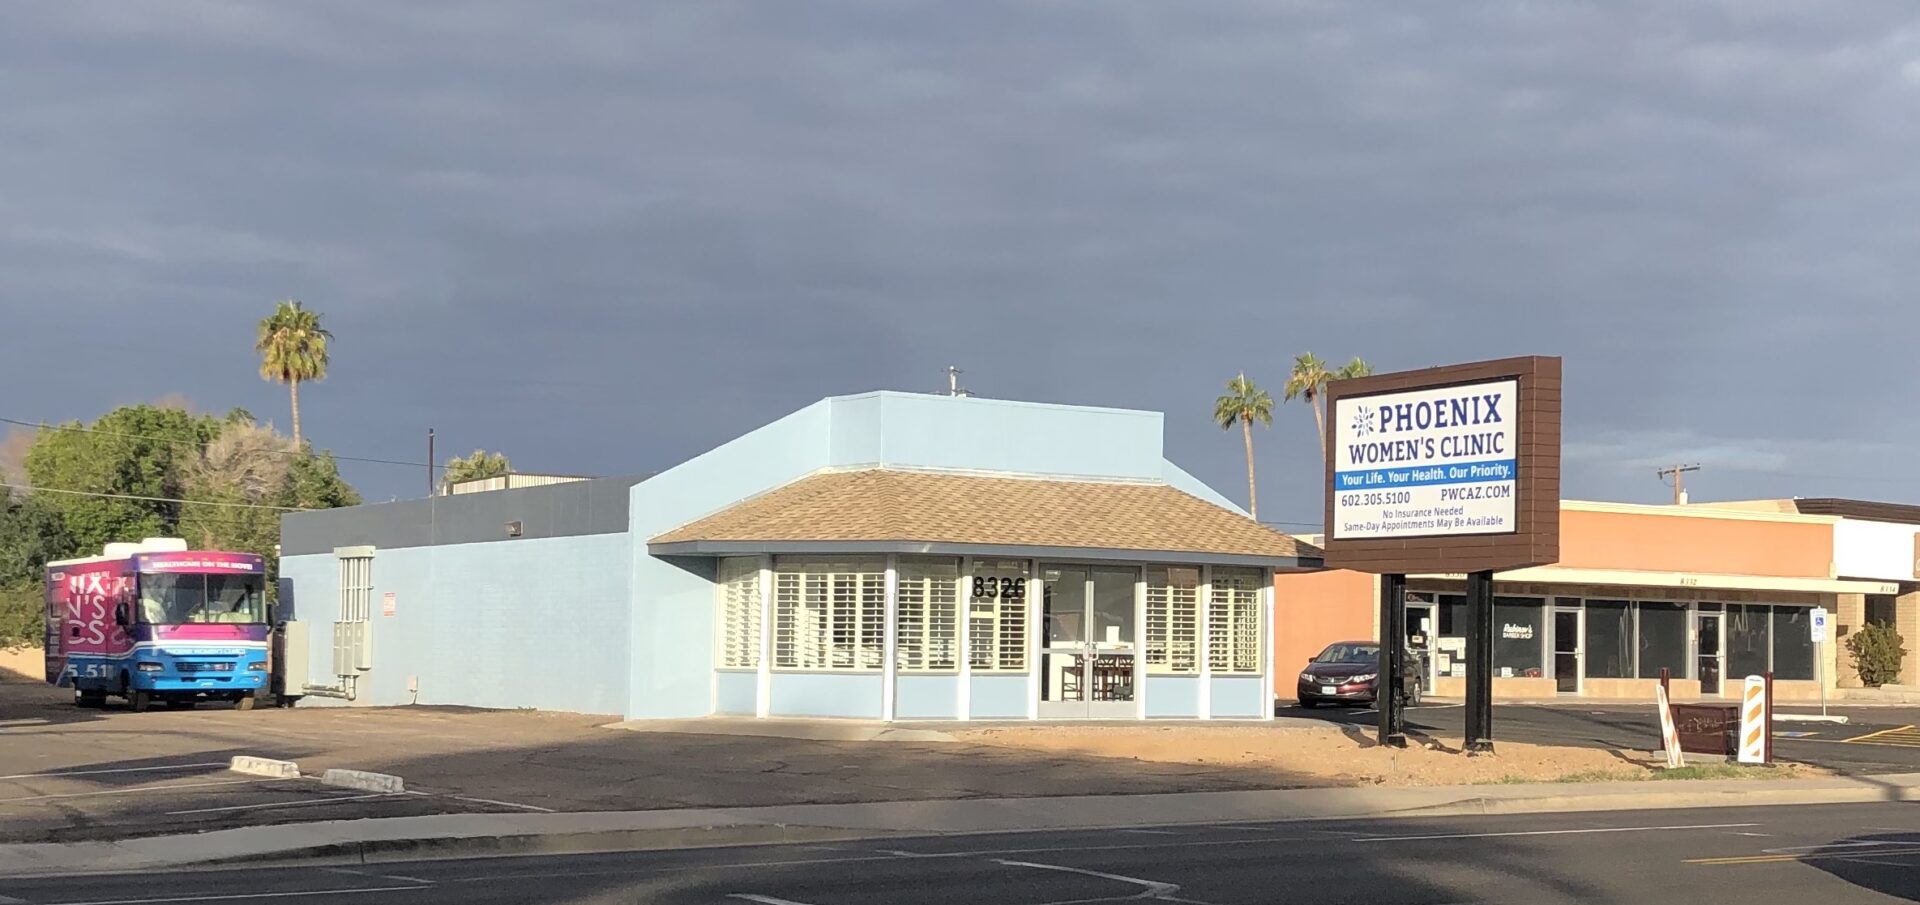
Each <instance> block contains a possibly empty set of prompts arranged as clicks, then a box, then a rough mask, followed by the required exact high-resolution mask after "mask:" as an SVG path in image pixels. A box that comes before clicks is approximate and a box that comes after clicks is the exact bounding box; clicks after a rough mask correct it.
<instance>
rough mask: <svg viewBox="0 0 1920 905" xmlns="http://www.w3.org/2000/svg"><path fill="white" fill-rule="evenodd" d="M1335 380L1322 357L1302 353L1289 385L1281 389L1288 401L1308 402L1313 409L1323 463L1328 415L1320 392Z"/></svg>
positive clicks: (1290, 375)
mask: <svg viewBox="0 0 1920 905" xmlns="http://www.w3.org/2000/svg"><path fill="white" fill-rule="evenodd" d="M1333 379H1334V375H1333V372H1332V371H1329V370H1327V363H1326V362H1324V361H1321V360H1320V356H1318V355H1315V354H1313V353H1312V352H1302V353H1300V354H1299V355H1295V356H1294V357H1293V373H1291V374H1288V375H1287V384H1286V386H1285V387H1283V388H1282V389H1281V394H1282V395H1283V396H1284V397H1285V398H1286V401H1288V402H1292V401H1293V400H1295V399H1299V400H1302V401H1304V402H1306V404H1307V408H1310V409H1313V424H1314V426H1315V427H1316V428H1318V429H1319V434H1320V460H1321V461H1322V462H1324V461H1326V458H1327V415H1326V413H1325V412H1323V411H1321V409H1320V390H1321V388H1323V387H1325V386H1326V385H1327V381H1329V380H1333Z"/></svg>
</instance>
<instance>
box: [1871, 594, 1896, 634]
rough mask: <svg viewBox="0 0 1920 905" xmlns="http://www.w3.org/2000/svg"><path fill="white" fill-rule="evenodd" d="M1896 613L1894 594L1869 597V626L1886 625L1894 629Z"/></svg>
mask: <svg viewBox="0 0 1920 905" xmlns="http://www.w3.org/2000/svg"><path fill="white" fill-rule="evenodd" d="M1894 612H1895V606H1894V596H1893V595H1892V594H1868V595H1867V612H1866V616H1867V624H1868V625H1884V626H1887V627H1888V628H1892V627H1893V614H1894Z"/></svg>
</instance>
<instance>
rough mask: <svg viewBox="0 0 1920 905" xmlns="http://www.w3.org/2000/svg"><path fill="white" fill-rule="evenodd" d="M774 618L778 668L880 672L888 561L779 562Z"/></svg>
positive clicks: (774, 648)
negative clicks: (886, 562)
mask: <svg viewBox="0 0 1920 905" xmlns="http://www.w3.org/2000/svg"><path fill="white" fill-rule="evenodd" d="M773 620H774V632H773V665H774V666H776V667H779V668H781V669H833V670H856V671H867V670H878V669H879V668H880V666H881V663H882V662H883V661H884V659H885V656H886V641H887V639H886V628H887V624H886V621H887V571H886V564H885V563H884V562H881V561H878V560H835V561H828V560H795V559H780V560H776V561H775V562H774V575H773Z"/></svg>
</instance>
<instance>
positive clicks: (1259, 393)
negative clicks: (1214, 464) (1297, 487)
mask: <svg viewBox="0 0 1920 905" xmlns="http://www.w3.org/2000/svg"><path fill="white" fill-rule="evenodd" d="M1213 421H1214V423H1215V424H1218V425H1220V429H1221V430H1232V429H1233V426H1234V425H1235V424H1238V425H1240V439H1241V440H1243V441H1245V443H1246V445H1247V512H1248V514H1250V515H1252V516H1253V517H1254V518H1256V519H1258V518H1259V517H1260V497H1259V494H1258V493H1257V492H1256V491H1255V490H1254V485H1253V422H1255V421H1258V422H1260V423H1261V424H1263V425H1266V426H1268V427H1271V426H1273V397H1272V396H1269V395H1267V391H1266V390H1263V389H1261V388H1259V387H1257V386H1254V385H1253V381H1251V380H1248V379H1247V373H1246V372H1245V371H1242V372H1240V375H1239V376H1238V377H1235V378H1233V379H1232V380H1229V381H1227V392H1226V394H1225V395H1223V396H1221V397H1220V398H1219V399H1216V400H1214V401H1213Z"/></svg>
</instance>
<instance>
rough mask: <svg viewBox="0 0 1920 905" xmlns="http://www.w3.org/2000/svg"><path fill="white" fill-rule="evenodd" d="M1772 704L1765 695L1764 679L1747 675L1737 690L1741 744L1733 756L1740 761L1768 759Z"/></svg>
mask: <svg viewBox="0 0 1920 905" xmlns="http://www.w3.org/2000/svg"><path fill="white" fill-rule="evenodd" d="M1772 726H1773V707H1772V701H1770V700H1769V699H1768V696H1767V680H1766V679H1765V678H1764V677H1761V676H1748V677H1747V681H1746V684H1745V687H1744V688H1743V689H1742V691H1741V694H1740V746H1739V754H1738V755H1737V756H1736V757H1735V759H1736V760H1738V761H1739V762H1740V763H1743V764H1764V763H1770V762H1771V761H1772V758H1770V757H1768V755H1769V754H1771V753H1772V752H1771V751H1770V750H1769V748H1770V746H1769V745H1768V744H1767V741H1768V739H1767V736H1768V735H1769V734H1771V733H1772Z"/></svg>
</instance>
